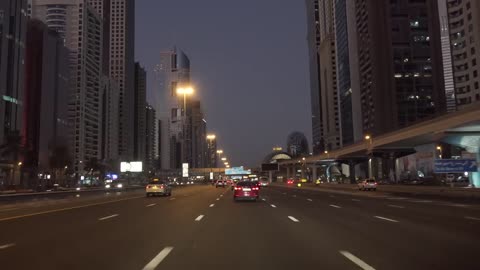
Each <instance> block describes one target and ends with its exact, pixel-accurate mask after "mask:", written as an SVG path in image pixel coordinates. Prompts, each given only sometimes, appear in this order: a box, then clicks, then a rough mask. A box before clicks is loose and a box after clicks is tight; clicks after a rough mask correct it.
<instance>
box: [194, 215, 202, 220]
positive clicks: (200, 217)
mask: <svg viewBox="0 0 480 270" xmlns="http://www.w3.org/2000/svg"><path fill="white" fill-rule="evenodd" d="M203 217H204V215H200V216H198V217H197V218H196V219H195V221H200V220H202V218H203Z"/></svg>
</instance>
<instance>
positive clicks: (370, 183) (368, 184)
mask: <svg viewBox="0 0 480 270" xmlns="http://www.w3.org/2000/svg"><path fill="white" fill-rule="evenodd" d="M358 190H373V191H375V190H377V182H375V180H373V179H366V180H363V181H361V182H360V183H358Z"/></svg>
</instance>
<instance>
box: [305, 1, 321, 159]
mask: <svg viewBox="0 0 480 270" xmlns="http://www.w3.org/2000/svg"><path fill="white" fill-rule="evenodd" d="M305 3H306V10H307V42H308V53H309V69H310V100H311V110H312V140H313V142H312V147H313V152H314V153H315V154H318V153H321V152H323V151H324V148H325V145H324V142H323V125H322V124H323V123H322V111H321V109H320V105H321V103H322V100H321V95H320V55H319V48H320V28H319V27H320V21H319V20H320V17H319V16H320V13H319V0H305Z"/></svg>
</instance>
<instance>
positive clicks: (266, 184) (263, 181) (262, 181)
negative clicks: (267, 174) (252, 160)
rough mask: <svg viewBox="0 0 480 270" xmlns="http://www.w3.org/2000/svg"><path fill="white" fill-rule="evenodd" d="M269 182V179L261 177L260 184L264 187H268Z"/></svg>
mask: <svg viewBox="0 0 480 270" xmlns="http://www.w3.org/2000/svg"><path fill="white" fill-rule="evenodd" d="M268 184H269V182H268V179H263V178H262V179H260V186H262V187H266V186H268Z"/></svg>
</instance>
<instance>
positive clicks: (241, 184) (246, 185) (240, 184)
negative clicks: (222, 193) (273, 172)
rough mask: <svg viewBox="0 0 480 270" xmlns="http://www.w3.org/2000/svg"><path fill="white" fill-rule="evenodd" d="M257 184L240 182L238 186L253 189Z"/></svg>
mask: <svg viewBox="0 0 480 270" xmlns="http://www.w3.org/2000/svg"><path fill="white" fill-rule="evenodd" d="M255 185H256V184H255V183H253V182H238V183H237V186H240V187H251V186H255Z"/></svg>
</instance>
